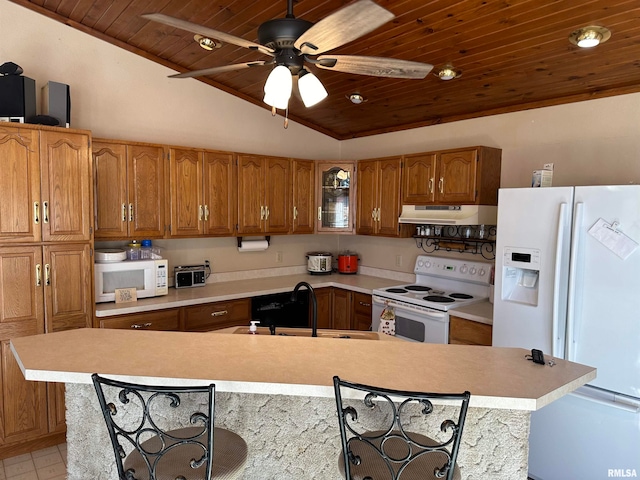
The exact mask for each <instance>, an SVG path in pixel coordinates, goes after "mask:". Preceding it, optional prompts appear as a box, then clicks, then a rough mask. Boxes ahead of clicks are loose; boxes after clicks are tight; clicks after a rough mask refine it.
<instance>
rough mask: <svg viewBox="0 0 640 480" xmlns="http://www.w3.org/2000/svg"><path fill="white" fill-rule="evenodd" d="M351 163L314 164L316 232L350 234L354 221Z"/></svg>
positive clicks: (352, 164) (352, 170)
mask: <svg viewBox="0 0 640 480" xmlns="http://www.w3.org/2000/svg"><path fill="white" fill-rule="evenodd" d="M354 171H355V163H354V162H345V163H333V162H317V164H316V181H317V182H318V186H317V188H316V192H317V193H316V206H317V209H318V215H317V217H316V218H317V220H316V221H317V223H316V232H327V233H353V231H354V224H355V217H354V210H355V198H356V197H355V188H354V185H355V183H354V180H355V179H354Z"/></svg>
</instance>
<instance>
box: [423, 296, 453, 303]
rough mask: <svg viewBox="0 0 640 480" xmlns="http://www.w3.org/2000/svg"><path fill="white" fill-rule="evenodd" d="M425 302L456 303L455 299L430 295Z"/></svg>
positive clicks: (425, 298)
mask: <svg viewBox="0 0 640 480" xmlns="http://www.w3.org/2000/svg"><path fill="white" fill-rule="evenodd" d="M423 300H426V301H427V302H436V303H451V302H455V300H454V299H453V298H449V297H441V296H440V295H428V296H426V297H424V298H423Z"/></svg>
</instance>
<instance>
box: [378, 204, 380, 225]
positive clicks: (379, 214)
mask: <svg viewBox="0 0 640 480" xmlns="http://www.w3.org/2000/svg"><path fill="white" fill-rule="evenodd" d="M378 223H380V207H378Z"/></svg>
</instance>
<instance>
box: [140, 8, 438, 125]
mask: <svg viewBox="0 0 640 480" xmlns="http://www.w3.org/2000/svg"><path fill="white" fill-rule="evenodd" d="M142 17H143V18H146V19H148V20H153V21H155V22H159V23H162V24H165V25H169V26H172V27H175V28H180V29H182V30H186V31H189V32H192V33H195V34H197V35H201V36H204V37H208V38H211V39H217V40H220V41H221V42H226V43H230V44H233V45H237V46H239V47H243V48H248V49H250V50H255V51H257V52H260V53H263V54H265V55H268V56H270V57H272V58H271V59H269V60H258V61H252V62H245V63H238V64H233V65H224V66H220V67H213V68H207V69H204V70H195V71H192V72H185V73H180V74H176V75H171V76H170V77H171V78H188V77H198V76H204V75H214V74H217V73H223V72H229V71H233V70H240V69H244V68H253V67H260V66H264V65H275V67H274V68H273V70H272V72H271V73H270V74H269V77H268V78H267V81H266V83H265V87H264V90H265V97H264V101H265V103H267V104H268V105H270V106H271V107H272V111H273V113H274V114H275V109H276V108H279V109H287V108H288V103H289V98H290V96H291V91H292V89H293V81H294V77H295V78H296V79H297V85H298V90H299V92H300V96H301V98H302V100H303V103H304V104H305V106H306V107H311V106H313V105H315V104H316V103H318V102H319V101H321V100H323V99H324V98H325V97H326V96H327V91H326V90H325V88H324V86H323V85H322V83H321V82H320V80H318V78H317V77H316V76H315V75H314V74H313V73H311V72H309V71H308V70H307V69H306V68H305V62H307V63H309V64H312V65H315V66H317V67H318V68H321V69H327V70H333V71H337V72H343V73H353V74H357V75H369V76H375V77H388V78H405V79H421V78H425V77H426V76H427V75H428V73H429V72H430V71H431V69H432V68H433V65H430V64H428V63H421V62H413V61H408V60H399V59H394V58H385V57H368V56H358V55H322V54H323V53H325V52H327V51H329V50H333V49H335V48H338V47H340V46H342V45H344V44H347V43H349V42H351V41H353V40H355V39H357V38H359V37H362V36H364V35H366V34H368V33H369V32H372V31H373V30H375V29H376V28H378V27H381V26H382V25H384V24H385V23H387V22H389V21H390V20H392V19H393V18H394V17H395V16H394V15H393V14H392V13H391V12H390V11H388V10H386V9H385V8H383V7H381V6H379V5H378V4H376V3H374V2H373V1H372V0H358V1H356V2H354V3H351V4H349V5H346V6H344V7H342V8H340V9H338V10H336V11H335V12H333V13H331V14H330V15H329V16H327V17H325V18H324V19H322V20H320V21H319V22H317V23H315V24H314V23H312V22H308V21H306V20H302V19H298V18H295V16H294V15H293V0H287V15H286V17H285V18H276V19H273V20H268V21H266V22H264V23H263V24H261V25H260V26H259V27H258V43H254V42H251V41H248V40H245V39H243V38H240V37H236V36H234V35H230V34H228V33H224V32H220V31H218V30H213V29H211V28H208V27H204V26H201V25H197V24H195V23H191V22H188V21H186V20H180V19H177V18H174V17H170V16H168V15H164V14H161V13H150V14H144V15H142Z"/></svg>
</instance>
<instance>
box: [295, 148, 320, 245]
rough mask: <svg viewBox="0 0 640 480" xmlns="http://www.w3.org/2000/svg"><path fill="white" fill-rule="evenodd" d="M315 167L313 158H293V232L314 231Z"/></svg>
mask: <svg viewBox="0 0 640 480" xmlns="http://www.w3.org/2000/svg"><path fill="white" fill-rule="evenodd" d="M315 168H316V165H315V162H314V161H313V160H298V159H293V160H292V171H293V225H292V228H291V232H292V233H313V228H314V226H315V218H314V213H315V208H314V203H315Z"/></svg>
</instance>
